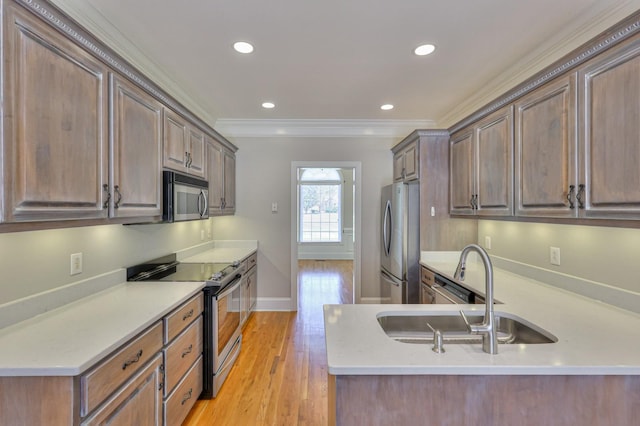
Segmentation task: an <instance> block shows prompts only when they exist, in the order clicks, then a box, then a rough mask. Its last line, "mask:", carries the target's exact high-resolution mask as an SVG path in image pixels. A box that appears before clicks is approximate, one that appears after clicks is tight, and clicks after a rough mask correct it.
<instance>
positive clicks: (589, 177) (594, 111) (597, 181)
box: [579, 36, 640, 219]
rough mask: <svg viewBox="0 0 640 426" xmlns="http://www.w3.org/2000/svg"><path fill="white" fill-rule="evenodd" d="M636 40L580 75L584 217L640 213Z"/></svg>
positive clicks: (639, 46)
mask: <svg viewBox="0 0 640 426" xmlns="http://www.w3.org/2000/svg"><path fill="white" fill-rule="evenodd" d="M639 40H640V38H639V37H638V36H636V37H635V38H634V39H631V40H629V42H627V43H625V44H624V45H622V46H620V47H618V48H615V49H613V50H612V51H611V52H608V53H607V54H605V55H602V56H601V57H597V58H595V59H594V60H591V61H590V62H589V63H587V64H586V65H585V66H583V67H581V69H580V70H579V81H580V84H581V87H583V88H584V91H583V92H582V93H581V94H580V104H581V106H582V107H583V108H584V111H583V112H582V113H581V114H580V117H581V119H582V120H583V121H582V122H581V123H580V141H581V149H582V152H581V156H580V165H581V171H580V183H581V184H583V185H585V187H584V194H582V198H581V199H582V201H583V202H582V205H583V209H581V210H582V212H581V214H582V215H583V216H585V217H600V218H622V219H624V218H634V219H637V218H638V214H640V43H639Z"/></svg>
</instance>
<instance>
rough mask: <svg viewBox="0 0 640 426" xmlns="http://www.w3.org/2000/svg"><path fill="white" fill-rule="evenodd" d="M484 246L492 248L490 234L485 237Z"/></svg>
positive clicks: (488, 248)
mask: <svg viewBox="0 0 640 426" xmlns="http://www.w3.org/2000/svg"><path fill="white" fill-rule="evenodd" d="M484 248H485V249H487V250H491V237H490V236H488V235H487V236H485V237H484Z"/></svg>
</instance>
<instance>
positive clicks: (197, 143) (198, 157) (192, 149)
mask: <svg viewBox="0 0 640 426" xmlns="http://www.w3.org/2000/svg"><path fill="white" fill-rule="evenodd" d="M205 158H206V157H205V145H204V133H202V132H201V131H200V130H198V129H194V128H193V127H192V128H190V129H189V163H188V164H189V166H188V172H189V174H191V175H195V176H200V177H202V178H204V177H205V176H206V161H205Z"/></svg>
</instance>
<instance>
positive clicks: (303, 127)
mask: <svg viewBox="0 0 640 426" xmlns="http://www.w3.org/2000/svg"><path fill="white" fill-rule="evenodd" d="M435 124H436V123H435V121H433V120H321V119H317V120H275V119H260V120H252V119H230V118H226V119H225V118H222V119H219V120H218V121H217V122H216V125H215V126H214V127H215V129H216V130H217V131H218V132H220V133H223V134H225V135H227V136H229V137H233V138H251V137H273V138H276V137H277V138H282V137H329V138H332V137H336V138H338V137H339V138H361V137H368V138H404V137H405V136H407V135H408V134H409V133H411V132H413V131H414V130H415V129H425V128H433V127H435Z"/></svg>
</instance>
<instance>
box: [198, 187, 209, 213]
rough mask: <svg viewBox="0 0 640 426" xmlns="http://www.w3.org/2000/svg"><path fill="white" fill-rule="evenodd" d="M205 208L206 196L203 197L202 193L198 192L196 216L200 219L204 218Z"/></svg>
mask: <svg viewBox="0 0 640 426" xmlns="http://www.w3.org/2000/svg"><path fill="white" fill-rule="evenodd" d="M206 208H207V196H206V195H204V191H203V190H200V194H198V214H200V217H204V214H205V213H206Z"/></svg>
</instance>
